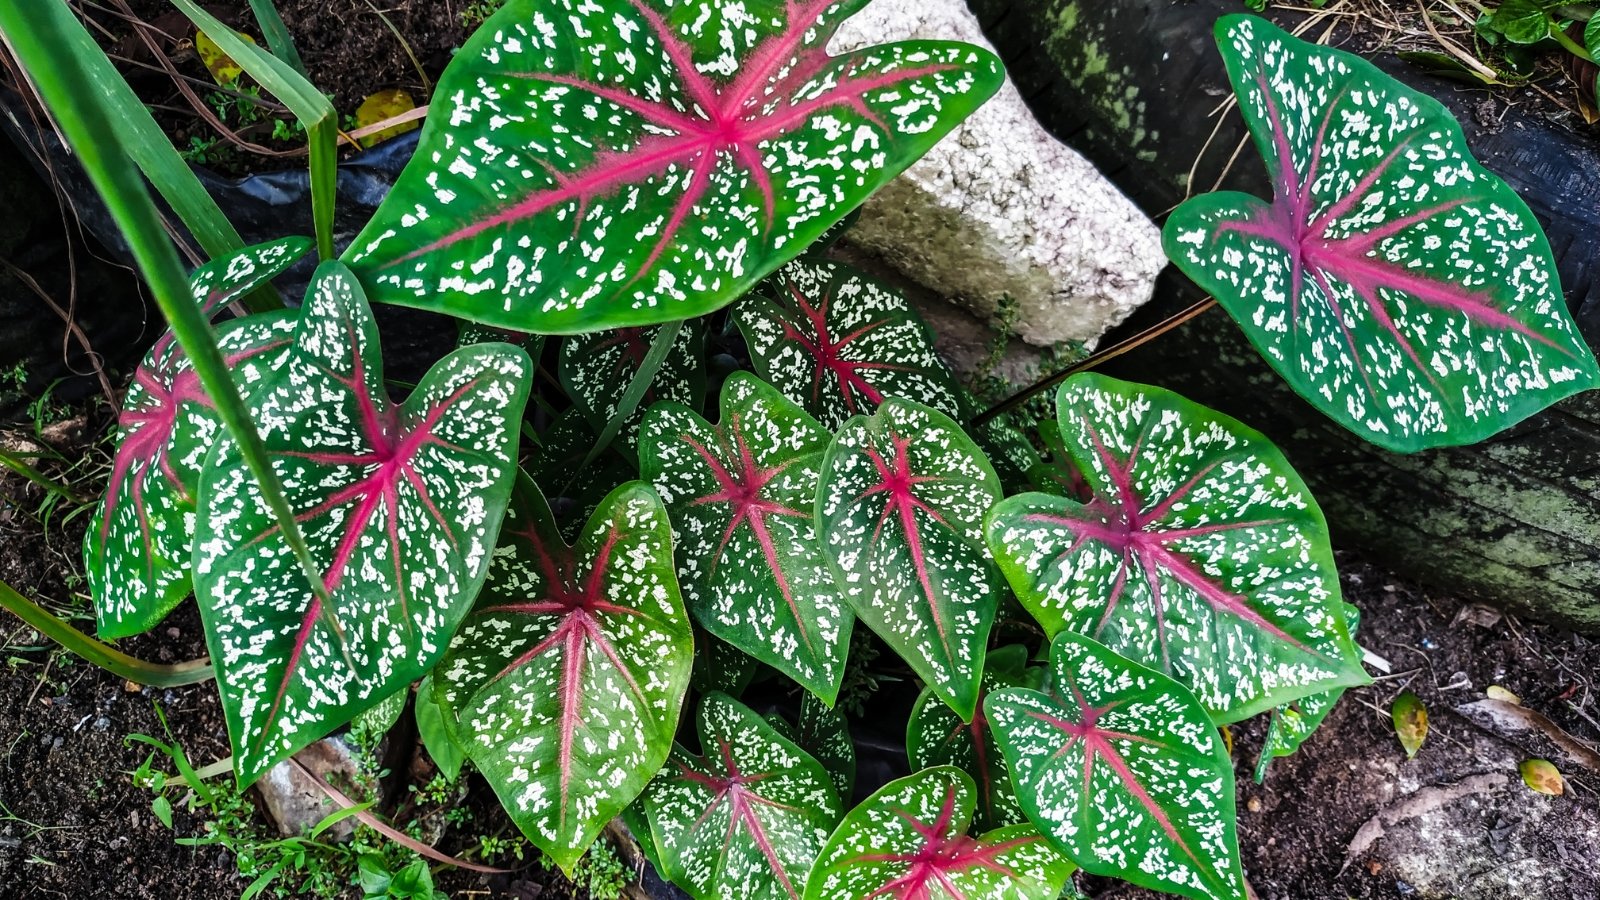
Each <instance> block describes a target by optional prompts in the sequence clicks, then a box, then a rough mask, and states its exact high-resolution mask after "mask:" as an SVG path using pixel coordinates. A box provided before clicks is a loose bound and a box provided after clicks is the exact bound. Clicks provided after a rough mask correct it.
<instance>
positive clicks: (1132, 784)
mask: <svg viewBox="0 0 1600 900" xmlns="http://www.w3.org/2000/svg"><path fill="white" fill-rule="evenodd" d="M1050 673H1051V674H1050V679H1051V680H1050V684H1049V686H1048V688H1047V692H1041V691H1035V690H1030V689H1028V688H1007V689H1005V690H1002V691H997V692H995V693H994V694H991V695H990V696H989V700H988V702H987V703H986V704H985V705H986V707H987V709H988V713H989V721H990V722H992V723H993V724H994V729H995V733H996V734H997V735H998V736H999V738H1000V746H1001V748H1002V749H1003V750H1004V751H1005V755H1006V763H1007V764H1008V765H1009V766H1010V767H1011V773H1012V777H1013V778H1014V779H1015V781H1016V786H1017V794H1018V797H1019V798H1020V799H1021V801H1022V808H1023V810H1024V811H1025V812H1026V813H1027V815H1028V819H1029V820H1030V821H1032V822H1033V824H1034V825H1035V826H1037V827H1038V828H1039V830H1040V831H1041V832H1042V833H1044V834H1045V835H1046V836H1047V837H1049V838H1050V839H1051V840H1052V841H1054V842H1055V844H1056V846H1057V847H1059V848H1060V849H1061V850H1062V852H1064V853H1066V854H1067V856H1069V857H1071V858H1072V861H1073V862H1075V863H1077V864H1078V865H1079V866H1081V867H1082V868H1083V869H1084V871H1086V872H1091V873H1093V874H1096V875H1109V876H1111V877H1114V878H1121V879H1123V880H1125V881H1130V882H1132V883H1134V884H1137V885H1139V886H1141V887H1148V888H1154V889H1156V890H1159V891H1165V892H1167V893H1173V894H1182V895H1184V896H1186V897H1194V898H1197V900H1245V896H1246V894H1245V885H1244V875H1243V873H1242V872H1241V871H1240V867H1239V841H1238V836H1237V834H1236V832H1235V826H1234V805H1233V763H1232V761H1231V760H1229V759H1228V752H1227V749H1226V748H1225V747H1224V746H1223V743H1222V738H1221V737H1220V736H1219V735H1218V734H1217V731H1216V729H1215V728H1214V727H1213V726H1212V724H1211V721H1210V720H1209V718H1207V716H1206V711H1205V709H1204V708H1203V707H1202V706H1201V705H1200V703H1199V702H1198V701H1197V700H1196V699H1195V697H1194V695H1193V694H1192V693H1190V692H1189V690H1188V688H1185V687H1184V686H1183V685H1181V684H1178V683H1177V682H1176V681H1173V680H1172V679H1170V678H1168V677H1167V676H1165V675H1162V674H1161V673H1159V672H1156V671H1154V670H1151V669H1147V668H1145V667H1144V666H1141V665H1138V664H1136V663H1133V662H1130V661H1128V660H1127V659H1124V658H1123V657H1121V656H1118V655H1117V654H1116V653H1114V652H1112V651H1111V650H1108V649H1107V648H1105V647H1104V646H1101V645H1100V644H1097V643H1095V642H1094V641H1091V640H1089V639H1088V638H1086V637H1083V636H1082V635H1078V634H1073V633H1072V632H1070V631H1063V632H1062V633H1061V634H1059V635H1057V636H1056V639H1055V642H1054V643H1053V644H1052V645H1051V648H1050Z"/></svg>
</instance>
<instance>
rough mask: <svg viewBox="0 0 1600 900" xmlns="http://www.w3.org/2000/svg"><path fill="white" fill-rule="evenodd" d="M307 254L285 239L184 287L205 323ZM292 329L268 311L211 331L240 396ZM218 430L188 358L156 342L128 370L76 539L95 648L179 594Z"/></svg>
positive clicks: (205, 270) (218, 263)
mask: <svg viewBox="0 0 1600 900" xmlns="http://www.w3.org/2000/svg"><path fill="white" fill-rule="evenodd" d="M310 246H311V242H310V240H308V239H306V238H284V239H282V240H278V241H273V242H271V243H268V244H258V245H256V246H254V247H246V248H245V249H243V250H241V251H239V252H238V253H237V254H236V255H234V256H231V257H228V258H226V259H219V260H214V261H212V262H210V263H207V264H206V265H204V266H201V267H200V268H198V269H196V270H195V271H194V274H193V275H191V276H190V278H189V287H190V290H191V294H192V296H193V297H194V301H195V303H196V304H198V305H199V306H200V308H201V309H202V310H204V311H205V313H206V314H207V315H212V314H214V313H216V312H218V311H220V310H221V309H222V307H223V306H225V305H227V304H228V303H230V302H232V301H233V300H234V299H235V298H237V297H240V296H243V295H244V294H247V293H249V292H250V291H252V290H254V289H255V288H256V287H258V286H260V285H262V284H265V283H266V282H267V281H268V280H269V279H271V278H272V277H273V276H275V275H277V274H279V273H280V272H282V271H283V270H284V269H287V268H288V267H289V266H290V265H292V264H293V263H294V261H295V260H296V259H299V258H300V257H301V256H302V255H304V253H305V252H306V250H308V249H309V248H310ZM294 324H295V320H294V316H293V314H292V313H269V314H265V315H261V316H252V317H250V318H248V319H240V320H234V321H230V322H228V323H226V324H225V325H223V326H222V327H221V328H220V329H218V333H217V342H218V347H219V348H220V349H221V350H222V354H223V357H224V359H225V360H226V361H227V362H228V364H229V367H230V368H231V369H232V370H233V372H234V375H235V378H236V380H237V381H238V383H239V386H240V389H241V391H242V392H243V393H245V394H247V395H248V394H249V393H250V391H252V390H254V388H255V387H256V386H257V385H259V384H260V382H261V381H262V379H264V378H265V377H266V376H268V375H270V374H271V373H272V371H273V370H274V368H275V367H276V366H277V364H278V363H279V362H280V361H281V360H282V358H283V355H284V354H285V353H286V352H287V350H288V346H289V340H290V337H291V336H292V334H293V332H294ZM221 429H222V421H221V419H219V418H218V417H217V414H216V413H215V411H214V410H213V408H212V403H211V399H210V398H209V397H207V396H206V393H205V391H204V390H203V389H202V388H201V386H200V377H199V376H198V375H196V374H195V371H194V367H193V364H192V363H190V361H189V357H188V355H187V354H185V353H184V352H183V348H181V347H179V346H178V342H177V340H176V339H175V338H174V336H173V334H172V332H170V331H169V332H167V333H166V334H164V335H162V336H161V338H160V339H159V340H157V341H156V343H155V346H153V347H151V348H150V352H149V353H148V354H147V355H146V356H145V359H144V362H143V363H142V364H140V366H139V368H138V370H137V371H135V372H134V375H133V383H132V384H131V385H130V386H129V387H128V394H127V397H126V398H125V399H124V400H123V406H122V415H121V419H120V421H119V422H118V427H117V453H116V457H115V459H114V460H113V462H112V465H111V479H110V483H109V484H108V485H107V487H106V494H105V498H104V500H102V501H101V505H100V511H99V514H98V515H97V516H96V517H95V520H94V522H93V523H91V524H90V526H89V529H88V531H87V532H86V533H85V535H84V542H83V558H84V573H85V576H86V578H87V579H88V582H89V591H90V593H91V594H92V595H93V596H94V600H95V614H96V622H97V625H98V628H99V632H100V636H101V637H102V638H105V639H107V640H111V639H113V638H120V637H127V636H129V635H133V634H138V633H140V632H143V631H148V630H150V629H151V628H154V627H155V626H156V623H158V622H160V621H161V620H162V619H164V618H166V617H167V614H168V613H170V612H171V611H172V610H173V608H174V607H176V606H177V605H178V604H179V603H180V602H182V601H183V598H184V597H186V596H188V595H189V590H190V586H191V579H190V573H189V561H190V555H191V550H192V544H193V538H194V513H195V507H194V498H195V488H196V486H197V484H198V482H199V479H200V467H201V465H202V464H203V463H204V462H205V457H206V453H207V452H208V451H209V450H210V449H211V445H212V444H213V443H214V442H215V441H216V439H217V435H218V433H219V432H220V431H221Z"/></svg>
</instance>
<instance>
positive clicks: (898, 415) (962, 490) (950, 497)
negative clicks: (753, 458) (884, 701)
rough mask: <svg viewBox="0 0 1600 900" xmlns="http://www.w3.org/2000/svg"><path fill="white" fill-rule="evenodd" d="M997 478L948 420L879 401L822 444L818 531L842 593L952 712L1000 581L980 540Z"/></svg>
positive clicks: (963, 709)
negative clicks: (824, 446)
mask: <svg viewBox="0 0 1600 900" xmlns="http://www.w3.org/2000/svg"><path fill="white" fill-rule="evenodd" d="M999 499H1000V480H999V478H997V477H996V476H995V473H994V469H992V468H990V466H989V461H988V460H987V459H986V458H985V457H984V455H983V453H982V451H980V450H979V449H978V448H977V446H976V445H974V444H973V443H972V440H971V439H970V438H968V437H967V435H966V433H965V432H963V431H962V430H961V426H959V425H957V424H956V423H955V421H954V420H953V419H951V418H950V417H949V416H947V415H945V414H944V413H941V412H939V411H938V410H935V409H930V408H929V407H926V406H923V405H921V404H918V403H912V402H910V401H908V400H901V399H899V398H890V399H888V400H886V401H884V403H883V405H882V406H880V407H879V408H878V411H877V412H876V413H874V414H873V415H872V416H870V417H867V416H857V417H856V418H853V419H851V420H850V421H848V422H846V423H845V424H844V427H843V428H841V429H839V433H838V434H837V435H836V436H835V437H834V439H833V443H832V444H830V445H829V447H828V455H827V458H826V459H825V461H824V463H823V476H822V485H821V487H820V488H819V489H818V493H817V530H818V532H819V533H820V535H821V538H822V545H823V548H824V551H825V552H826V553H827V554H828V560H829V562H831V563H832V564H833V566H834V569H835V574H836V576H837V578H838V582H839V583H840V584H841V585H843V586H844V588H845V598H846V599H847V600H849V601H850V605H851V606H852V607H854V608H855V612H856V615H857V617H859V618H860V619H861V621H862V622H865V623H866V624H867V625H868V626H869V627H870V628H872V630H873V631H875V632H877V634H878V635H879V636H880V637H882V638H883V640H884V642H885V643H887V644H888V645H889V646H890V647H891V648H893V649H894V651H895V652H896V653H898V654H900V658H901V659H904V660H905V661H906V662H907V663H909V664H910V665H911V668H912V669H913V670H914V671H915V672H916V673H917V674H918V675H919V676H921V677H922V679H923V680H924V681H926V682H927V683H928V684H930V685H932V686H933V689H934V690H935V691H937V692H938V694H939V696H940V697H941V698H942V699H943V700H944V701H945V702H946V703H948V704H950V708H951V709H953V710H955V711H956V714H957V715H959V716H960V717H961V718H962V719H963V720H968V719H971V718H972V714H973V711H974V710H975V709H976V708H977V703H978V689H979V685H980V683H981V677H982V673H983V658H984V651H985V647H986V644H987V641H988V639H989V628H990V626H991V625H993V623H994V614H995V608H996V606H997V605H998V603H999V600H1000V597H1001V595H1003V594H1004V593H1005V590H1006V587H1005V580H1004V578H1002V577H1001V575H1000V572H999V570H998V569H996V568H995V565H994V561H993V560H992V559H991V558H990V557H989V553H988V550H987V548H986V547H985V546H984V543H983V516H984V513H985V512H986V511H987V510H988V509H989V508H990V507H991V506H993V505H994V504H995V503H996V502H997V501H998V500H999Z"/></svg>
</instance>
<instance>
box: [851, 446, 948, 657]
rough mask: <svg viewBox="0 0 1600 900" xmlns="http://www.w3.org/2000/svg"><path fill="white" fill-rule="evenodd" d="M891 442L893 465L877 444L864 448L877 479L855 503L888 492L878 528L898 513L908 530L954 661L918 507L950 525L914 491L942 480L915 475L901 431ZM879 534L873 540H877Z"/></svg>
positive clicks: (916, 566) (914, 563)
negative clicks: (924, 541)
mask: <svg viewBox="0 0 1600 900" xmlns="http://www.w3.org/2000/svg"><path fill="white" fill-rule="evenodd" d="M889 439H890V442H891V443H892V444H893V446H894V462H893V464H892V465H891V464H890V463H889V462H888V461H887V460H885V459H884V458H883V456H882V455H881V454H880V453H879V452H878V450H877V448H876V447H872V446H870V445H869V446H867V447H866V448H865V451H866V454H867V458H868V459H870V460H871V461H872V464H873V466H874V467H876V468H877V470H878V483H877V484H876V485H874V486H873V487H871V488H868V489H867V490H866V491H863V492H862V493H861V494H860V495H859V496H857V497H856V498H855V500H854V501H852V502H855V503H859V502H860V501H862V500H864V499H866V498H867V497H870V496H873V495H874V494H879V493H882V494H884V495H885V499H884V506H883V514H882V516H881V518H880V519H879V520H878V529H879V532H881V530H882V528H883V525H884V522H885V521H887V520H888V518H889V517H890V516H892V515H896V514H898V518H899V521H900V527H901V530H902V531H903V532H904V534H905V541H906V549H907V550H908V551H909V552H910V553H911V567H912V569H913V571H915V572H916V575H917V583H918V584H919V585H920V586H921V588H922V595H923V599H924V600H925V601H926V610H927V612H928V614H929V615H930V616H931V617H932V619H933V627H934V630H935V631H937V632H938V635H939V643H940V644H941V645H942V646H943V648H944V650H945V652H946V654H948V655H949V657H950V659H951V660H952V661H953V660H954V659H955V656H956V649H955V646H954V644H953V643H952V642H951V639H950V634H949V627H948V625H947V623H946V622H945V620H944V610H943V605H942V601H941V598H940V591H939V590H938V589H937V588H936V587H935V586H934V584H933V576H932V573H931V572H930V571H929V570H928V561H927V558H926V556H925V555H924V552H923V547H922V533H921V526H920V525H918V523H917V517H916V513H917V511H918V510H921V511H922V512H924V513H926V514H927V515H928V516H930V517H931V518H932V519H933V520H934V521H935V522H938V523H939V524H941V525H945V526H946V527H948V523H947V522H945V520H944V517H943V516H941V515H939V513H938V511H936V510H935V509H933V507H931V506H929V505H928V504H926V503H924V502H923V501H922V499H921V498H919V497H918V496H917V495H916V493H915V492H914V491H913V488H914V487H915V486H916V485H919V484H925V483H929V482H937V481H942V480H943V479H941V478H936V477H934V476H931V475H916V474H913V472H912V469H911V457H910V446H911V441H910V440H909V439H907V438H903V437H900V436H899V435H895V434H892V433H891V434H890V435H889ZM876 542H877V541H876V536H875V537H874V543H876Z"/></svg>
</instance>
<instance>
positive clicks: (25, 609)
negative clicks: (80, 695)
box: [0, 581, 215, 688]
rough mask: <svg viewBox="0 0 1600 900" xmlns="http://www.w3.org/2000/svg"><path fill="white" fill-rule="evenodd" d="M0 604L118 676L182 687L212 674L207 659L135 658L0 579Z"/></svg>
mask: <svg viewBox="0 0 1600 900" xmlns="http://www.w3.org/2000/svg"><path fill="white" fill-rule="evenodd" d="M0 607H5V608H6V609H8V610H10V611H12V612H13V613H16V615H17V617H18V618H20V619H21V620H22V621H24V622H26V623H28V624H29V625H30V626H32V627H33V629H34V630H35V631H37V632H39V633H40V634H42V635H44V636H45V637H47V638H49V639H51V640H53V641H55V642H56V643H58V644H60V645H61V646H62V647H63V648H65V649H67V650H70V651H71V652H73V653H75V654H77V655H78V656H81V657H83V658H84V659H85V660H87V661H89V662H91V663H94V664H95V665H97V666H99V667H100V668H102V669H105V670H106V671H107V672H110V673H111V674H113V675H116V676H117V677H119V678H125V679H127V680H128V681H131V682H133V683H135V684H147V685H150V686H151V687H163V688H167V687H182V686H183V685H186V684H199V683H200V682H202V681H210V680H211V679H212V678H213V677H215V673H214V672H213V670H212V668H211V660H209V659H196V660H192V661H190V662H184V663H178V664H177V665H172V666H164V665H158V664H156V663H148V662H145V661H144V660H142V659H135V658H133V657H131V656H129V655H127V654H126V653H123V652H122V651H120V650H117V649H116V648H115V647H112V646H111V645H110V644H105V643H102V642H100V641H97V640H95V639H94V638H92V637H89V636H88V635H87V634H84V633H83V632H81V631H79V630H78V629H76V628H73V627H72V626H71V625H68V624H67V623H66V622H65V621H63V620H62V619H61V618H60V617H58V616H56V615H54V614H53V613H51V612H50V611H49V610H47V609H45V608H44V607H42V606H40V605H39V604H37V603H35V602H33V601H32V600H29V599H28V598H27V597H24V596H23V595H22V594H19V593H17V591H16V590H14V589H13V588H12V587H11V585H9V584H6V583H5V582H3V581H0Z"/></svg>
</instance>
